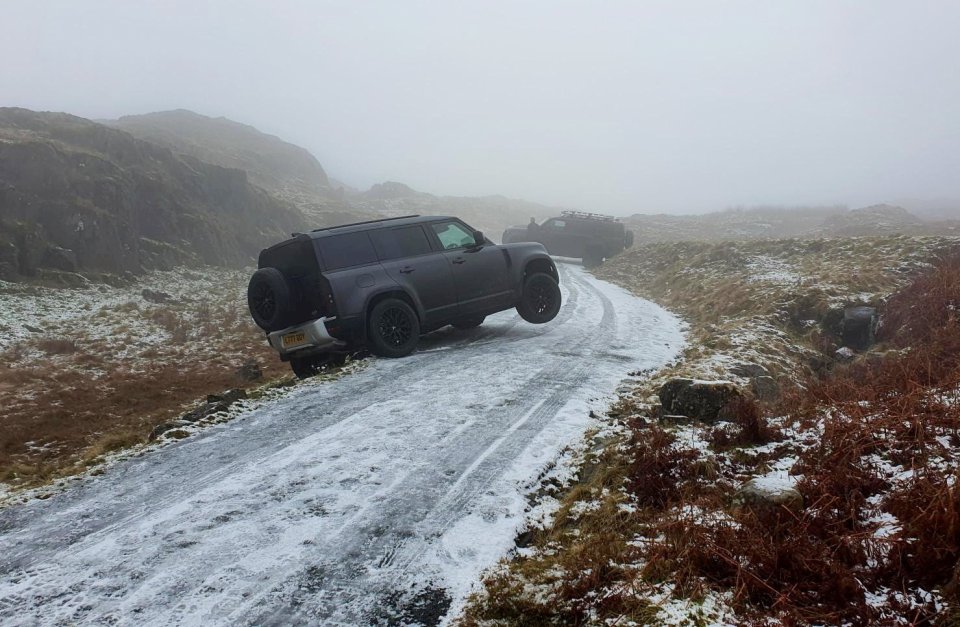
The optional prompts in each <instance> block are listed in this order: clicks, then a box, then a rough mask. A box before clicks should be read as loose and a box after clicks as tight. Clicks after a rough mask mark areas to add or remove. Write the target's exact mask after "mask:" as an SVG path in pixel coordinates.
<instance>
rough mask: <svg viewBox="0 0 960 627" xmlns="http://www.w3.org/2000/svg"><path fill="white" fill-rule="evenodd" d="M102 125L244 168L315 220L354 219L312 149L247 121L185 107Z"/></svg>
mask: <svg viewBox="0 0 960 627" xmlns="http://www.w3.org/2000/svg"><path fill="white" fill-rule="evenodd" d="M106 124H109V125H111V126H114V127H116V128H119V129H122V130H124V131H127V132H128V133H130V134H132V135H134V136H135V137H138V138H140V139H145V140H147V141H150V142H153V143H156V144H159V145H161V146H166V147H167V148H169V149H171V150H172V151H174V152H176V153H180V154H184V155H190V156H193V157H196V158H197V159H200V160H202V161H206V162H207V163H213V164H215V165H219V166H223V167H226V168H236V169H238V170H243V171H244V172H246V173H247V175H248V176H249V179H250V182H251V183H253V184H254V185H257V186H259V187H262V188H263V189H264V190H266V191H267V192H269V193H270V194H272V195H273V196H275V197H277V198H279V199H280V200H284V201H286V202H290V203H293V204H294V205H296V206H297V208H298V209H300V210H301V211H302V212H303V213H304V214H306V215H307V216H309V217H310V218H311V220H312V221H314V222H317V223H320V224H334V223H337V222H349V221H352V220H355V219H357V216H358V214H355V213H353V212H351V209H350V208H349V207H348V206H347V205H346V203H344V202H343V201H342V199H341V198H340V195H339V191H338V190H337V189H336V188H334V187H332V186H331V184H330V180H329V179H328V178H327V173H326V172H325V171H324V169H323V166H321V165H320V162H319V161H317V158H316V157H314V156H313V155H312V154H311V153H310V151H308V150H307V149H305V148H301V147H300V146H297V145H295V144H291V143H289V142H285V141H283V140H282V139H280V138H279V137H276V136H274V135H268V134H267V133H263V132H261V131H259V130H257V129H256V128H254V127H252V126H249V125H247V124H241V123H240V122H234V121H233V120H228V119H227V118H223V117H220V118H211V117H208V116H205V115H201V114H199V113H194V112H193V111H188V110H186V109H177V110H174V111H160V112H157V113H147V114H144V115H127V116H123V117H121V118H120V119H119V120H110V121H107V122H106ZM331 214H332V215H331ZM369 217H372V216H369Z"/></svg>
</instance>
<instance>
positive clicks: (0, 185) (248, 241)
mask: <svg viewBox="0 0 960 627" xmlns="http://www.w3.org/2000/svg"><path fill="white" fill-rule="evenodd" d="M320 172H321V173H322V170H320ZM304 227H305V224H304V220H303V217H302V215H301V214H300V213H299V212H298V211H297V210H296V208H295V207H293V206H292V205H289V204H287V203H284V202H281V201H279V200H277V199H275V198H273V197H271V196H270V195H269V194H267V193H266V192H264V191H263V190H261V189H260V188H258V187H256V186H255V185H253V184H251V183H250V182H249V181H248V179H247V175H246V173H245V172H243V171H241V170H237V169H230V168H225V167H221V166H218V165H212V164H209V163H206V162H204V161H201V160H199V159H197V158H194V157H190V156H185V155H179V154H175V153H174V152H173V151H171V150H170V149H168V148H165V147H163V146H158V145H156V144H153V143H150V142H147V141H143V140H140V139H137V138H135V137H133V136H132V135H130V134H129V133H126V132H124V131H121V130H118V129H116V128H112V127H109V126H106V125H103V124H98V123H96V122H92V121H90V120H86V119H83V118H79V117H76V116H72V115H68V114H64V113H38V112H34V111H29V110H26V109H17V108H2V109H0V278H3V279H16V278H18V277H21V276H36V275H37V274H42V271H43V270H44V269H52V270H54V271H67V272H74V271H77V270H83V271H88V272H89V271H104V272H123V271H131V272H134V273H136V272H139V271H141V270H144V269H150V268H166V267H170V266H172V265H175V264H181V263H189V262H202V263H209V264H237V263H241V262H244V263H245V262H249V261H250V260H252V259H253V258H254V257H255V255H256V254H257V253H258V252H259V250H260V249H261V248H262V247H263V246H264V245H265V244H268V243H271V242H273V241H276V240H277V239H280V238H283V237H286V236H288V235H289V233H290V232H292V231H296V230H300V229H303V228H304ZM48 273H49V271H48Z"/></svg>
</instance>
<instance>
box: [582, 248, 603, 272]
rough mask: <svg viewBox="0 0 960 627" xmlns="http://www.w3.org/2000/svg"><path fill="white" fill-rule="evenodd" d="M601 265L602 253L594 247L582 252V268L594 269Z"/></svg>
mask: <svg viewBox="0 0 960 627" xmlns="http://www.w3.org/2000/svg"><path fill="white" fill-rule="evenodd" d="M602 263H603V251H601V250H600V249H599V248H597V247H595V246H588V247H587V249H586V250H584V251H583V267H584V268H596V267H597V266H599V265H600V264H602Z"/></svg>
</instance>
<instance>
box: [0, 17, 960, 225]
mask: <svg viewBox="0 0 960 627" xmlns="http://www.w3.org/2000/svg"><path fill="white" fill-rule="evenodd" d="M0 15H2V20H3V24H4V26H3V32H4V36H3V38H0V58H2V59H3V60H4V61H3V63H2V64H0V104H2V105H15V106H24V107H28V108H32V109H41V110H60V111H68V112H71V113H75V114H77V115H82V116H85V117H92V118H106V117H116V116H120V115H124V114H129V113H145V112H149V111H156V110H161V109H171V108H180V107H182V108H187V109H193V110H195V111H198V112H200V113H204V114H207V115H214V116H218V115H224V116H227V117H229V118H232V119H235V120H238V121H241V122H247V123H250V124H253V125H255V126H257V127H258V128H260V129H262V130H264V131H268V132H272V133H275V134H278V135H280V136H281V137H283V138H284V139H287V140H289V141H292V142H294V143H298V144H301V145H303V146H305V147H307V148H309V149H310V150H311V151H312V152H314V154H316V155H317V157H318V158H319V159H320V161H321V162H322V163H323V165H324V167H326V169H327V170H328V172H329V173H330V174H331V175H333V176H336V177H338V178H341V179H342V180H344V181H346V182H348V183H351V184H353V185H356V186H360V187H367V186H369V185H370V184H372V183H375V182H379V181H382V180H387V179H389V180H398V181H403V182H406V183H408V184H410V185H411V186H413V187H415V188H418V189H422V190H424V191H431V192H434V193H447V194H456V195H479V194H489V193H503V194H506V195H509V196H515V197H521V198H527V199H530V200H536V201H541V202H548V203H557V204H565V205H573V206H579V207H583V208H586V209H592V210H606V211H613V212H616V213H628V212H634V211H642V212H655V211H669V212H690V211H707V210H713V209H720V208H723V207H725V206H730V205H749V204H758V203H774V204H791V205H792V204H803V203H814V204H834V203H846V204H850V205H852V206H858V205H863V204H870V203H873V202H880V201H885V200H896V199H899V198H904V197H910V198H921V199H933V198H960V115H958V111H960V2H955V1H949V2H948V1H944V2H907V1H901V2H886V1H877V0H870V1H862V2H840V1H797V2H785V1H771V0H766V1H762V2H719V1H709V2H681V1H665V2H563V1H556V0H553V1H540V2H489V1H484V2H479V1H478V2H469V3H468V2H449V1H444V2H440V1H437V2H400V1H394V2H358V1H354V2H346V1H344V2H337V3H333V2H306V1H304V2H240V1H235V0H234V1H229V2H227V1H223V2H199V1H196V0H192V1H169V2H161V1H152V2H147V1H142V2H137V1H133V0H123V1H120V0H117V1H99V0H84V1H82V2H81V1H78V0H72V1H61V2H54V1H40V0H37V1H19V0H0Z"/></svg>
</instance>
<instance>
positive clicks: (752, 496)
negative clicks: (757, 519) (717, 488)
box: [733, 477, 803, 512]
mask: <svg viewBox="0 0 960 627" xmlns="http://www.w3.org/2000/svg"><path fill="white" fill-rule="evenodd" d="M733 505H734V506H735V507H748V508H753V509H760V510H778V509H781V508H787V509H788V510H790V511H793V512H799V511H801V510H803V495H802V494H800V491H799V490H797V488H796V485H795V484H794V483H793V482H791V481H787V480H781V479H769V478H765V477H759V478H755V479H751V480H750V481H747V482H746V483H745V484H743V485H742V486H740V489H739V490H737V492H736V494H734V496H733Z"/></svg>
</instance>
